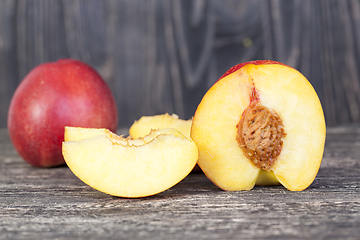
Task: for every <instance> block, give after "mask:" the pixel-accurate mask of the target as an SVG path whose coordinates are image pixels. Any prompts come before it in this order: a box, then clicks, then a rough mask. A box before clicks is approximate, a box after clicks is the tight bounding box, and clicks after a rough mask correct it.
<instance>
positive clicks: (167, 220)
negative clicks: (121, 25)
mask: <svg viewBox="0 0 360 240" xmlns="http://www.w3.org/2000/svg"><path fill="white" fill-rule="evenodd" d="M0 239H360V127H356V126H350V127H337V128H329V129H328V133H327V140H326V147H325V153H324V158H323V162H322V165H321V168H320V171H319V174H318V175H317V177H316V179H315V181H314V182H313V184H312V185H311V186H310V187H309V188H308V189H306V190H304V191H302V192H290V191H288V190H286V189H285V188H283V187H282V186H272V187H255V188H254V189H253V190H251V191H242V192H225V191H222V190H220V189H219V188H217V187H216V186H215V185H214V184H212V183H211V182H210V181H209V180H208V179H207V178H206V177H205V176H204V175H203V174H202V173H192V174H190V175H189V176H188V177H186V178H185V179H184V180H183V181H182V182H180V183H179V184H177V185H176V186H174V187H173V188H171V189H169V190H167V191H165V192H163V193H161V194H158V195H156V196H152V197H147V198H140V199H124V198H118V197H112V196H110V195H107V194H104V193H101V192H98V191H96V190H94V189H92V188H90V187H89V186H87V185H85V184H84V183H83V182H82V181H80V180H79V179H78V178H77V177H75V175H73V173H72V172H71V171H70V170H69V169H68V168H67V167H58V168H51V169H41V168H34V167H31V166H30V165H28V164H27V163H25V162H24V161H23V160H22V159H21V158H20V157H19V156H18V155H17V153H16V151H15V150H14V148H13V147H12V145H11V143H10V140H9V136H8V134H7V130H6V129H0Z"/></svg>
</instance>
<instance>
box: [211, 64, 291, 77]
mask: <svg viewBox="0 0 360 240" xmlns="http://www.w3.org/2000/svg"><path fill="white" fill-rule="evenodd" d="M248 64H254V65H266V64H278V65H283V66H287V67H290V68H293V67H291V66H289V65H286V64H284V63H281V62H278V61H273V60H255V61H249V62H244V63H239V64H237V65H235V66H233V67H232V68H230V69H229V70H227V71H226V72H225V73H224V74H223V75H222V76H221V77H220V78H219V80H220V79H222V78H224V77H226V76H227V75H229V74H231V73H233V72H236V71H237V70H239V69H240V68H242V67H243V66H245V65H248ZM219 80H218V81H219Z"/></svg>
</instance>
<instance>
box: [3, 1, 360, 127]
mask: <svg viewBox="0 0 360 240" xmlns="http://www.w3.org/2000/svg"><path fill="white" fill-rule="evenodd" d="M359 53H360V2H359V1H358V0H342V1H338V0H319V1H312V0H294V1H286V0H269V1H262V0H253V1H247V0H224V1H218V0H209V1H205V0H193V1H191V0H174V1H168V0H146V1H144V0H120V1H117V0H104V1H103V0H52V1H48V0H32V1H26V0H3V1H0V127H6V116H7V110H8V106H9V103H10V99H11V97H12V95H13V93H14V91H15V89H16V87H17V85H18V84H19V83H20V82H21V80H22V79H23V78H24V77H25V75H26V74H27V73H28V72H29V71H30V70H31V69H32V68H34V67H35V66H37V65H38V64H41V63H43V62H48V61H56V60H57V59H59V58H75V59H79V60H82V61H84V62H86V63H88V64H90V65H91V66H93V67H94V68H96V70H98V71H99V73H100V74H101V75H102V76H103V77H104V79H105V80H106V81H107V82H108V84H109V85H110V87H111V89H112V90H113V92H114V95H115V98H116V101H117V103H118V111H119V116H120V122H119V126H120V127H129V126H130V125H131V124H132V123H133V122H134V120H136V119H139V118H140V117H141V116H143V115H154V114H161V113H165V112H169V113H177V114H178V115H179V116H180V117H181V118H190V117H191V116H192V115H193V114H194V111H195V109H196V106H197V105H198V103H199V102H200V100H201V98H202V96H203V95H204V94H205V92H206V90H207V89H208V88H209V87H210V86H211V85H212V84H213V83H214V82H215V81H216V80H217V79H218V78H219V77H220V76H221V75H222V74H223V73H224V72H225V71H226V70H227V69H229V68H230V67H232V66H233V65H235V64H237V63H239V62H244V61H248V60H254V59H273V60H278V61H281V62H284V63H286V64H288V65H291V66H293V67H295V68H297V69H298V70H300V71H301V72H302V73H303V74H304V75H305V76H306V77H307V78H308V79H309V80H310V82H311V83H312V84H313V86H314V88H315V89H316V91H317V92H318V94H319V97H320V99H321V102H322V104H323V108H324V111H325V116H326V121H327V123H328V125H330V126H333V125H337V124H344V123H359V122H360V110H359V109H360V106H359V105H360V84H359V70H358V69H360V58H359V56H360V54H359Z"/></svg>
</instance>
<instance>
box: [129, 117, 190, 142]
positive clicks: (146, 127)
mask: <svg viewBox="0 0 360 240" xmlns="http://www.w3.org/2000/svg"><path fill="white" fill-rule="evenodd" d="M191 124H192V120H191V119H189V120H183V119H180V118H179V116H178V115H176V114H172V115H170V114H168V113H165V114H160V115H154V116H143V117H141V118H140V119H139V120H137V121H135V122H134V123H133V124H132V125H131V127H130V129H129V134H130V135H131V136H132V137H133V138H139V137H143V136H145V135H147V134H149V132H150V131H151V130H152V129H164V128H174V129H176V130H178V131H180V132H181V133H182V134H184V136H185V137H187V138H190V129H191Z"/></svg>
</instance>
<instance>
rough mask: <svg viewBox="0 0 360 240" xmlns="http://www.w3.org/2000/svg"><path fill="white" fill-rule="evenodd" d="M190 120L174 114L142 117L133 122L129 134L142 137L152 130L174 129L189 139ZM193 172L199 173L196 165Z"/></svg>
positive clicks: (199, 170)
mask: <svg viewBox="0 0 360 240" xmlns="http://www.w3.org/2000/svg"><path fill="white" fill-rule="evenodd" d="M191 124H192V119H188V120H183V119H180V118H179V116H178V115H176V114H172V115H170V114H168V113H165V114H160V115H154V116H143V117H141V118H140V119H139V120H137V121H135V122H134V123H133V125H131V127H130V129H129V134H130V136H132V137H133V138H140V137H144V136H145V135H146V134H148V133H149V132H150V131H151V130H152V129H164V128H174V129H176V130H178V131H180V132H181V133H182V134H184V136H185V137H187V138H189V139H190V130H191ZM193 172H201V169H200V168H199V166H198V165H196V166H195V167H194V169H193Z"/></svg>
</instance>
